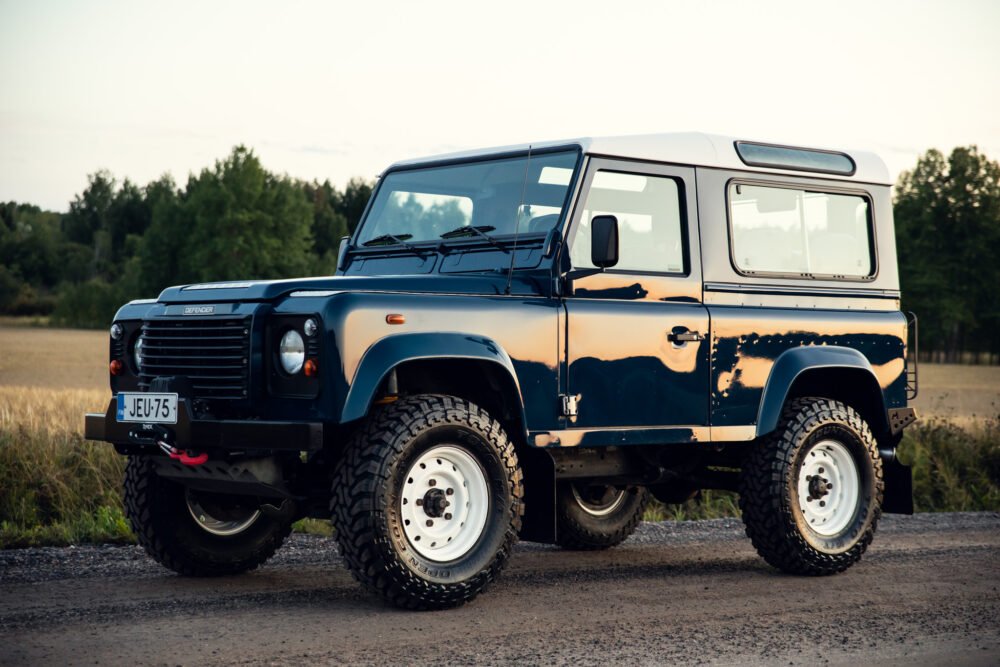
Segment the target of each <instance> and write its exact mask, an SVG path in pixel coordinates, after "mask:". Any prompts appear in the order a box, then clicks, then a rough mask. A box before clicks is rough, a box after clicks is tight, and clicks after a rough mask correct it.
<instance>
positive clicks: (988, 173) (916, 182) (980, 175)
mask: <svg viewBox="0 0 1000 667" xmlns="http://www.w3.org/2000/svg"><path fill="white" fill-rule="evenodd" d="M894 217H895V220H896V238H897V247H898V255H899V263H900V282H901V285H902V289H903V299H904V302H903V303H904V307H905V308H907V309H912V310H915V311H916V312H917V314H918V315H919V316H920V326H921V347H922V348H923V349H924V350H928V351H934V352H937V353H939V355H941V356H942V357H943V358H944V359H945V360H947V361H952V362H955V361H959V360H960V358H961V353H962V352H963V351H966V350H969V351H975V352H985V351H988V352H993V353H995V352H1000V329H998V327H1000V293H998V292H997V290H996V285H997V284H1000V262H998V261H997V257H1000V165H998V164H997V163H996V162H992V161H990V160H989V159H987V158H986V156H984V155H983V154H982V153H980V152H979V151H978V149H977V148H976V147H975V146H970V147H968V148H956V149H954V150H953V151H952V152H951V154H950V155H949V156H948V157H947V158H946V157H945V156H944V155H943V154H942V153H941V152H939V151H937V150H930V151H928V152H927V153H925V154H924V155H923V156H921V157H920V159H919V160H918V161H917V165H916V167H915V168H914V169H913V170H912V171H908V172H904V173H903V174H901V175H900V178H899V182H898V184H897V188H896V201H895V206H894Z"/></svg>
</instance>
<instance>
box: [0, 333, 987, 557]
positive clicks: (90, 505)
mask: <svg viewBox="0 0 1000 667" xmlns="http://www.w3.org/2000/svg"><path fill="white" fill-rule="evenodd" d="M106 355H107V334H106V333H105V332H103V331H98V332H94V331H75V330H65V329H38V328H30V327H24V326H12V325H11V323H9V322H6V321H3V322H0V548H10V547H22V546H36V545H62V544H78V543H88V542H123V543H124V542H131V541H133V537H132V534H131V532H130V530H129V528H128V522H127V521H126V519H125V517H124V514H123V512H122V509H121V480H122V475H123V469H124V459H123V458H122V457H120V456H118V455H117V454H116V453H115V452H114V449H113V448H112V447H111V446H110V445H107V444H103V443H98V442H90V441H87V440H84V439H83V414H84V413H85V412H95V411H103V410H104V408H105V407H106V406H107V403H108V400H109V399H110V391H109V390H108V389H107V375H106V373H107V370H106V367H105V361H104V360H105V359H106ZM921 373H922V387H921V391H922V396H921V399H919V400H918V402H917V408H918V410H919V411H920V412H921V415H922V416H923V417H924V420H923V421H922V422H920V423H919V424H918V425H916V426H913V427H910V428H908V429H907V430H906V435H905V437H904V439H903V444H902V445H901V447H900V457H901V458H902V459H903V460H904V462H906V463H908V464H910V465H912V466H913V468H914V502H915V504H916V507H917V510H918V511H966V510H990V511H998V510H1000V422H998V421H997V420H996V419H984V418H983V416H984V415H996V414H998V412H1000V410H998V409H997V404H998V402H1000V368H997V367H989V368H983V367H979V368H977V367H969V366H952V367H948V366H937V367H935V366H933V365H930V364H924V365H923V366H921ZM928 415H929V417H930V418H927V417H928ZM724 516H739V508H738V506H737V504H736V496H735V494H732V493H727V492H722V491H705V492H703V493H702V494H701V495H700V496H698V497H697V498H695V499H693V500H689V501H688V502H686V503H684V504H681V505H662V504H660V503H653V504H652V505H651V506H650V507H649V508H648V509H647V511H646V516H645V518H646V519H647V520H651V521H662V520H686V519H706V518H716V517H724ZM295 529H296V530H297V531H301V532H307V533H317V534H323V535H329V534H330V527H329V524H328V523H327V522H325V521H319V520H315V519H307V520H303V521H300V522H298V523H296V525H295Z"/></svg>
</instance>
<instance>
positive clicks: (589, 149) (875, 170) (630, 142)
mask: <svg viewBox="0 0 1000 667" xmlns="http://www.w3.org/2000/svg"><path fill="white" fill-rule="evenodd" d="M737 141H749V142H753V143H763V144H770V145H782V146H787V147H789V148H805V149H810V148H811V149H819V150H827V151H835V152H838V153H846V154H847V155H849V156H850V157H851V159H853V160H854V163H855V165H857V169H856V171H855V172H854V174H853V175H851V176H844V175H841V174H826V173H822V174H819V173H816V172H811V171H800V170H796V169H778V168H774V167H751V166H748V165H746V164H745V163H744V162H743V160H741V159H740V156H739V155H737V153H736V142H737ZM559 146H579V147H580V148H581V149H582V150H583V152H584V153H585V154H587V155H595V156H598V155H599V156H606V157H615V158H627V159H630V160H648V161H651V162H668V163H672V164H685V165H693V166H697V167H717V168H721V169H735V170H740V171H756V172H766V173H773V174H798V175H802V176H811V177H813V178H832V179H837V180H843V181H856V182H863V183H878V184H882V185H891V184H892V181H891V180H890V179H889V170H888V168H886V166H885V162H883V161H882V158H880V157H879V156H878V155H876V154H875V153H872V152H869V151H855V150H844V149H842V148H832V147H821V146H791V145H789V144H782V143H780V142H772V141H761V142H756V141H755V140H753V139H751V138H740V137H727V136H722V135H717V134H704V133H701V132H670V133H664V134H633V135H627V136H619V137H583V138H577V139H565V140H563V141H543V142H534V143H531V144H530V147H531V149H532V150H540V149H544V148H555V147H559ZM528 147H529V144H517V145H512V146H496V147H493V148H481V149H476V150H469V151H461V152H457V153H447V154H444V155H434V156H430V157H423V158H415V159H411V160H401V161H399V162H396V163H394V164H393V165H392V166H391V167H389V168H390V169H392V168H395V167H409V166H415V165H418V164H422V163H428V162H437V161H442V160H459V159H465V158H482V157H489V156H490V155H494V154H498V153H514V152H518V151H526V150H528Z"/></svg>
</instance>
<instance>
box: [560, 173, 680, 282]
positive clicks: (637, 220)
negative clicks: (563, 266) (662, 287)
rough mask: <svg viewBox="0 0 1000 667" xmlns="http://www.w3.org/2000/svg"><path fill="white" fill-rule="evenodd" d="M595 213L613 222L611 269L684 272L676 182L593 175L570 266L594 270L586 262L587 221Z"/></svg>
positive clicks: (604, 174) (644, 177) (576, 233)
mask: <svg viewBox="0 0 1000 667" xmlns="http://www.w3.org/2000/svg"><path fill="white" fill-rule="evenodd" d="M597 215H613V216H616V217H617V218H618V234H619V260H618V265H617V266H615V267H614V268H615V270H619V271H653V272H657V273H683V272H684V239H683V235H682V233H681V224H682V221H681V206H680V192H679V188H678V184H677V181H676V180H674V179H672V178H667V177H664V176H643V175H640V174H626V173H622V172H617V171H598V172H597V173H596V174H594V180H593V182H592V184H591V186H590V193H589V194H588V195H587V202H586V204H585V205H584V211H583V216H582V217H581V218H580V224H579V226H578V227H577V229H576V232H575V235H574V238H573V240H572V244H571V246H570V259H571V260H572V262H573V266H574V267H577V268H593V266H594V265H593V264H591V262H590V221H591V220H592V219H593V218H594V216H597Z"/></svg>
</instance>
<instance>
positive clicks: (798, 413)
mask: <svg viewBox="0 0 1000 667" xmlns="http://www.w3.org/2000/svg"><path fill="white" fill-rule="evenodd" d="M883 488H884V485H883V481H882V461H881V459H880V458H879V454H878V447H877V445H876V442H875V438H874V437H873V436H872V433H871V430H870V429H869V428H868V424H867V423H866V422H865V420H864V419H862V418H861V416H860V415H859V414H858V413H857V412H856V411H855V410H854V408H852V407H850V406H848V405H845V404H844V403H841V402H840V401H835V400H830V399H824V398H797V399H794V400H793V401H791V402H790V403H789V404H788V405H787V406H786V407H785V409H784V411H783V413H782V418H781V423H780V424H779V425H778V428H777V430H775V432H774V433H772V434H771V435H770V436H768V437H767V438H765V439H764V440H762V441H761V442H759V443H756V445H755V448H754V450H753V451H752V453H751V454H750V456H749V457H748V459H747V461H746V462H745V463H744V466H743V470H742V472H741V476H740V509H741V510H742V513H743V522H744V524H745V525H746V531H747V535H748V536H749V537H750V539H751V541H752V542H753V545H754V547H755V548H756V549H757V552H758V553H759V554H760V555H761V556H762V557H763V558H764V560H766V561H767V562H768V563H770V564H771V565H774V566H775V567H777V568H780V569H782V570H784V571H786V572H791V573H793V574H806V575H825V574H834V573H836V572H842V571H844V570H846V569H847V568H848V567H850V566H851V565H853V564H854V563H856V562H857V561H858V560H860V558H861V555H862V554H863V553H864V552H865V550H866V549H867V548H868V545H869V544H871V541H872V538H873V537H874V535H875V528H876V525H877V523H878V520H879V517H880V516H881V506H882V493H883Z"/></svg>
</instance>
